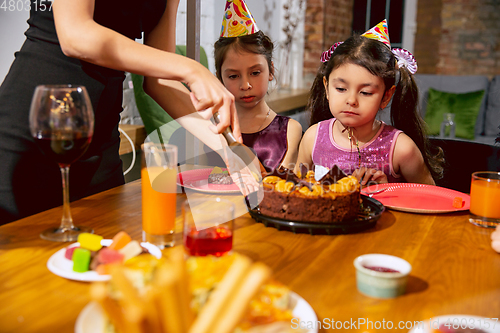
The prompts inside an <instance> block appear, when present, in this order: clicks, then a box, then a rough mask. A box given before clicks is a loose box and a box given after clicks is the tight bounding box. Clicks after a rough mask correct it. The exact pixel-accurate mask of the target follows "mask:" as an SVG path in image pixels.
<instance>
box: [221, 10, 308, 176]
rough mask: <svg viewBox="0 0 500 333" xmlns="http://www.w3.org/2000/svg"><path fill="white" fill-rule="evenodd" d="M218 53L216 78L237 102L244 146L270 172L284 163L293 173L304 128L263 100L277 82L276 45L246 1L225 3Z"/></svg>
mask: <svg viewBox="0 0 500 333" xmlns="http://www.w3.org/2000/svg"><path fill="white" fill-rule="evenodd" d="M242 13H243V14H242ZM247 21H248V22H247ZM241 22H244V23H245V24H241ZM214 49H215V50H214V53H215V67H216V71H217V72H216V74H217V77H218V78H219V80H220V81H221V82H222V83H223V84H224V86H225V87H226V88H227V89H228V90H229V91H230V92H231V93H232V94H233V95H234V98H235V102H236V111H237V113H238V118H239V123H240V128H241V132H242V136H243V143H244V144H245V145H246V146H248V147H250V148H252V149H253V150H254V151H255V153H256V155H257V157H258V158H259V160H260V161H261V163H262V164H263V166H264V167H265V168H266V171H268V172H270V171H272V170H274V169H276V168H278V167H279V166H280V165H283V166H285V167H287V168H292V169H293V167H294V166H295V161H296V159H297V151H298V145H299V142H300V139H301V136H302V126H301V125H300V124H299V123H298V122H297V121H295V120H293V119H290V118H289V117H284V116H280V115H277V114H276V113H275V112H274V111H273V110H271V108H270V107H269V106H268V105H267V103H266V101H265V100H264V97H265V96H266V93H267V89H268V85H269V82H270V81H272V80H273V78H274V66H273V61H272V54H273V43H272V41H271V40H270V39H269V37H268V36H266V35H265V34H264V33H263V32H262V31H259V29H258V28H257V25H256V24H255V21H254V20H253V17H252V14H251V13H250V11H249V10H248V8H247V7H246V5H245V3H244V1H243V0H241V1H228V2H227V4H226V10H225V13H224V18H223V24H222V33H221V36H220V38H219V40H218V41H217V42H216V43H215V45H214Z"/></svg>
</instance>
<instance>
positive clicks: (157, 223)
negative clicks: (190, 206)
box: [141, 142, 177, 249]
mask: <svg viewBox="0 0 500 333" xmlns="http://www.w3.org/2000/svg"><path fill="white" fill-rule="evenodd" d="M141 179H142V185H141V186H142V238H143V241H144V242H149V243H151V244H154V245H156V246H158V247H159V248H161V249H164V248H165V247H171V246H174V231H175V214H176V200H177V146H174V145H168V144H161V143H154V142H147V143H144V144H143V145H142V168H141Z"/></svg>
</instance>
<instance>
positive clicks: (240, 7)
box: [220, 0, 259, 37]
mask: <svg viewBox="0 0 500 333" xmlns="http://www.w3.org/2000/svg"><path fill="white" fill-rule="evenodd" d="M257 31H259V28H258V27H257V24H256V23H255V19H254V18H253V16H252V13H250V11H249V10H248V7H247V5H246V4H245V1H244V0H227V1H226V11H225V13H224V17H223V18H222V28H221V33H220V36H221V37H238V36H245V35H251V34H254V33H256V32H257Z"/></svg>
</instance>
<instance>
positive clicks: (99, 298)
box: [75, 249, 318, 333]
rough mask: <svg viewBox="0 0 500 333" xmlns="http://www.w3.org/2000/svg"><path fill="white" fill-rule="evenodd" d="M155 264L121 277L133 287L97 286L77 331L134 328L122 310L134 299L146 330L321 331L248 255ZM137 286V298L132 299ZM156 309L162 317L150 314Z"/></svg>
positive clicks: (309, 312) (310, 313)
mask: <svg viewBox="0 0 500 333" xmlns="http://www.w3.org/2000/svg"><path fill="white" fill-rule="evenodd" d="M181 252H182V253H181ZM179 253H180V254H179ZM176 257H177V258H178V259H173V258H176ZM154 265H156V267H154V268H153V269H149V270H147V271H146V270H144V268H142V273H141V274H135V273H132V274H131V273H130V271H127V270H125V271H124V274H123V275H120V276H126V277H127V278H129V279H130V285H129V286H126V285H127V284H128V283H129V282H126V283H124V281H123V280H122V281H118V278H116V280H115V275H113V279H111V280H110V281H109V282H100V283H94V284H92V285H91V295H92V298H93V299H94V301H92V302H90V303H89V304H87V305H86V306H85V307H84V309H83V310H82V311H81V312H80V314H79V316H78V318H77V321H76V323H75V332H77V333H101V332H102V333H105V332H113V331H114V330H113V327H114V326H116V327H119V326H120V325H126V326H127V327H129V326H130V325H131V323H129V322H128V321H129V320H130V318H129V317H128V316H127V317H125V316H123V312H122V311H116V309H120V307H122V310H125V309H126V307H128V306H130V304H131V303H130V300H135V302H134V304H136V305H139V306H138V307H137V308H136V309H135V310H136V312H137V313H141V311H142V310H143V311H142V313H144V314H145V315H144V316H143V317H142V319H139V321H138V322H140V323H141V325H142V327H145V326H146V327H147V326H148V325H149V326H151V325H159V326H160V327H164V330H166V331H167V332H169V331H171V330H172V328H173V327H174V326H175V327H176V328H177V329H178V331H182V332H188V331H190V332H200V333H201V332H209V331H210V332H213V331H216V332H238V333H265V332H290V333H291V332H294V333H296V332H300V333H317V332H318V331H317V329H315V328H313V329H309V328H308V329H303V327H306V326H307V324H308V323H312V324H313V325H314V324H316V323H317V321H318V319H317V316H316V314H315V313H314V310H313V309H312V307H311V306H310V305H309V304H308V303H307V301H305V300H304V299H303V298H302V297H300V296H299V295H298V294H296V293H294V292H293V291H291V290H290V289H288V287H286V286H284V285H283V284H281V283H279V282H276V281H274V280H272V279H271V278H270V274H271V273H270V269H269V268H268V267H267V266H265V265H264V264H262V263H258V262H257V263H255V262H252V261H251V260H250V259H249V258H247V257H245V256H243V255H240V254H236V253H234V254H230V255H226V256H223V257H212V256H206V257H189V258H188V259H187V260H184V254H183V251H182V249H180V250H179V249H174V250H173V252H171V253H170V256H169V258H168V259H166V258H164V259H162V260H158V261H157V262H156V264H154ZM181 266H182V267H181ZM182 272H184V273H182ZM144 273H146V274H144ZM186 274H188V275H189V279H186ZM187 281H188V282H187ZM131 286H133V288H134V291H133V292H132V294H135V293H136V295H135V296H134V295H133V296H130V295H131V292H130V287H131ZM126 289H128V291H127V292H124V291H125V290H126ZM120 291H121V292H120ZM127 295H128V296H127ZM139 295H143V296H139ZM144 295H146V296H144ZM155 297H158V298H157V299H155ZM148 302H150V303H148ZM158 302H160V303H159V304H158ZM162 302H164V303H162ZM153 305H154V307H155V308H156V311H157V314H156V315H151V314H150V311H146V310H145V309H150V308H151V306H153ZM141 307H142V310H141V309H140V308H141ZM179 318H184V319H179ZM186 318H191V319H186ZM155 322H156V323H158V324H154V323H155ZM293 325H295V326H293ZM309 326H310V325H309ZM138 332H146V331H141V330H139V331H138Z"/></svg>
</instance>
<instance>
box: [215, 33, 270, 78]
mask: <svg viewBox="0 0 500 333" xmlns="http://www.w3.org/2000/svg"><path fill="white" fill-rule="evenodd" d="M230 48H233V49H234V50H235V51H246V52H250V53H255V54H262V55H263V56H265V57H266V60H267V65H268V66H269V73H271V74H272V75H274V67H273V49H274V44H273V42H272V41H271V39H270V38H269V37H268V36H266V34H264V33H263V32H262V31H258V32H256V33H254V34H250V35H245V36H239V37H220V38H219V39H218V40H217V41H216V42H215V44H214V58H215V74H216V75H217V78H218V79H219V80H220V81H221V82H222V73H221V68H222V64H223V63H224V59H225V57H226V53H227V51H228V50H229V49H230Z"/></svg>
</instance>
